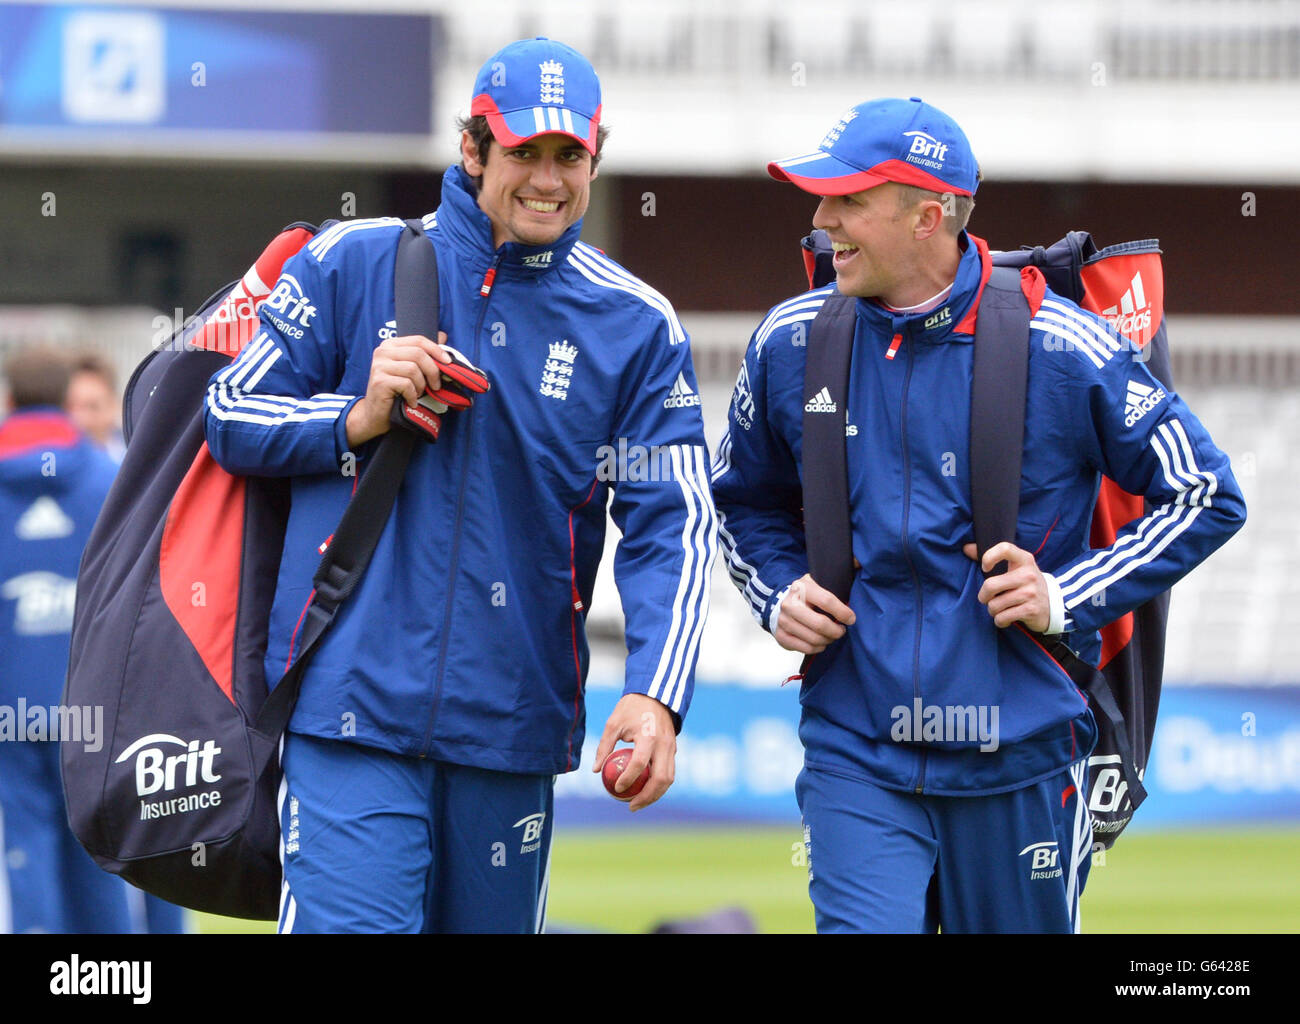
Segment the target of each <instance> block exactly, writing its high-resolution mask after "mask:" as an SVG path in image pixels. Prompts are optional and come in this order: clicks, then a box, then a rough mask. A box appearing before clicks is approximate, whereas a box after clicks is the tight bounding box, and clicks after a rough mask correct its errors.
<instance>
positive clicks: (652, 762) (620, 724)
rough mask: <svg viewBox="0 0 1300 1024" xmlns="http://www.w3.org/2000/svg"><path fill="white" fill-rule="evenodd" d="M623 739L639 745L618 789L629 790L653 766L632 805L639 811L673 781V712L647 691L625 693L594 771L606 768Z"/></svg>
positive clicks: (604, 735) (598, 751)
mask: <svg viewBox="0 0 1300 1024" xmlns="http://www.w3.org/2000/svg"><path fill="white" fill-rule="evenodd" d="M620 740H622V741H623V742H625V743H633V744H635V747H634V751H633V754H632V757H631V760H629V761H628V765H627V768H625V769H624V770H623V774H622V775H620V776H619V777H618V782H617V783H616V784H615V787H614V788H615V789H618V790H619V791H620V792H621V791H622V790H624V789H627V787H628V786H630V785H632V783H634V782H635V781H636V780H637V779H638V778H640V777H641V773H642V772H643V771H645V766H646V765H649V766H650V778H649V779H648V780H647V781H646V784H645V788H644V789H643V790H641V792H640V793H638V794H637V795H636V796H635V797H633V798H632V802H631V803H629V804H628V807H629V808H630V809H631V810H633V811H639V810H641V808H642V807H649V806H650V805H651V804H652V803H654V802H655V801H656V800H658V799H659V798H660V797H661V796H663V795H664V794H665V793H667V792H668V787H669V786H671V785H672V784H673V775H674V771H675V764H676V758H677V731H676V729H674V728H673V716H672V712H670V711H669V710H668V708H667V707H665V706H664V705H663V704H660V703H659V701H657V700H655V699H654V698H653V697H647V696H646V695H645V694H643V693H625V694H624V695H623V697H622V698H621V699H620V700H619V702H618V703H617V704H615V705H614V710H613V711H612V712H610V715H609V721H607V722H606V723H605V731H604V732H603V733H601V736H600V745H599V746H598V747H597V748H596V763H595V764H593V765H592V766H591V770H592V771H593V772H598V771H600V770H601V769H602V768H604V767H605V759H606V758H607V757H609V755H610V754H612V753H613V752H614V747H615V746H616V745H617V744H618V742H619V741H620Z"/></svg>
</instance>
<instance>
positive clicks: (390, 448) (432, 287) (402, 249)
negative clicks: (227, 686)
mask: <svg viewBox="0 0 1300 1024" xmlns="http://www.w3.org/2000/svg"><path fill="white" fill-rule="evenodd" d="M406 224H407V226H406V229H405V230H404V231H403V232H402V234H401V236H400V238H399V240H398V245H397V261H396V264H395V270H394V281H393V286H394V295H395V303H396V312H397V332H398V334H423V335H424V336H425V337H428V338H436V337H437V336H438V264H437V258H436V256H435V254H434V250H433V246H432V244H430V242H429V240H428V238H427V236H426V235H425V234H424V228H423V226H422V225H421V224H420V222H419V221H418V220H409V221H407V222H406ZM403 404H404V403H401V402H396V403H394V405H395V406H396V405H403ZM415 441H416V438H415V435H414V434H413V433H410V432H408V431H405V430H390V431H389V432H388V433H387V434H385V435H384V438H383V440H382V441H381V442H380V443H379V448H378V449H377V450H376V452H375V454H374V457H373V458H371V459H370V464H369V466H368V467H367V468H366V471H365V472H364V473H363V474H362V476H361V480H360V482H359V483H358V485H357V491H356V493H355V494H354V495H353V496H352V500H351V501H350V502H349V503H348V507H347V508H346V509H345V510H344V512H343V518H342V520H341V521H340V522H339V527H338V529H337V530H336V531H335V532H334V539H333V541H331V543H330V545H329V547H328V548H326V549H325V555H324V557H323V558H322V559H321V563H320V566H319V568H317V570H316V576H315V578H314V579H313V581H312V582H313V586H314V587H315V591H314V593H313V596H312V601H311V604H310V605H309V607H308V610H307V616H306V619H305V620H304V622H303V626H302V637H301V640H300V642H299V646H298V655H297V657H296V658H295V659H294V661H293V663H292V664H291V665H290V666H289V668H288V670H287V671H286V672H285V674H284V677H283V678H282V679H281V680H280V681H279V683H277V684H276V686H275V688H274V689H273V690H272V691H271V694H270V696H269V697H267V699H266V703H265V704H263V705H262V709H261V711H260V712H259V713H258V716H257V724H256V726H255V730H256V731H257V732H259V733H261V734H262V735H263V736H264V737H267V738H268V739H271V740H274V739H275V738H276V737H278V736H279V734H280V733H281V732H283V731H284V728H285V726H286V725H288V724H289V717H290V716H291V715H292V714H293V706H294V704H295V703H296V702H297V699H298V691H299V689H300V688H301V686H302V676H303V673H304V671H305V670H306V667H307V663H308V662H309V661H310V660H311V657H312V655H313V654H314V653H315V651H316V648H317V647H318V646H319V644H320V640H321V638H322V637H323V636H324V635H325V632H326V630H328V629H329V627H330V624H331V623H332V622H333V621H334V617H335V615H337V614H338V610H339V606H340V605H341V604H342V603H343V602H344V601H345V600H346V599H347V597H348V595H349V594H351V593H352V591H353V590H354V589H355V588H356V586H357V584H358V583H359V582H360V581H361V577H362V576H363V575H364V574H365V571H366V567H367V566H368V565H369V564H370V558H371V556H372V555H373V554H374V553H375V547H376V546H377V545H378V544H379V537H380V535H381V534H382V533H383V531H384V526H385V525H386V524H387V522H388V517H389V515H390V514H391V513H392V510H393V503H394V502H395V501H396V500H397V492H398V490H399V489H400V488H401V486H402V477H403V476H404V475H405V473H406V466H407V463H408V462H409V461H410V458H411V452H412V449H413V448H414V446H415ZM274 751H275V745H274V743H267V744H264V745H263V746H262V749H261V750H260V751H259V752H258V756H259V764H258V766H257V767H258V772H259V774H260V772H261V770H262V769H263V768H264V767H265V765H266V763H267V762H268V761H269V759H270V756H271V755H272V754H273V753H274Z"/></svg>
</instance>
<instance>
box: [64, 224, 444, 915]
mask: <svg viewBox="0 0 1300 1024" xmlns="http://www.w3.org/2000/svg"><path fill="white" fill-rule="evenodd" d="M315 234H316V229H315V228H314V227H312V226H311V225H306V224H293V225H290V226H289V227H287V228H285V229H284V231H282V232H281V233H280V234H279V235H278V236H277V237H276V238H275V239H274V240H273V241H272V242H271V244H270V245H269V246H267V248H266V250H265V251H264V252H263V253H262V255H261V256H259V257H258V259H257V261H256V263H255V264H254V265H253V267H251V268H250V269H249V271H248V273H247V274H245V275H244V277H243V278H242V279H241V280H240V281H237V282H234V284H233V285H231V286H228V287H227V288H225V289H222V290H221V291H219V292H218V293H217V294H216V295H214V296H213V297H212V298H211V299H209V300H208V302H207V303H205V304H204V306H203V307H202V308H201V309H200V311H199V313H198V314H196V315H195V316H194V317H192V318H191V320H190V321H189V322H188V323H187V324H186V326H185V327H183V328H182V329H180V330H179V331H178V332H177V333H176V335H175V336H174V337H173V338H172V339H171V340H170V341H169V342H167V343H165V344H164V345H162V346H161V347H159V348H157V349H155V350H154V351H153V352H151V353H150V354H149V355H148V356H147V357H146V358H145V359H144V361H143V362H142V363H141V364H140V366H139V367H138V368H137V370H136V371H135V373H134V375H133V376H132V378H131V381H130V383H129V384H128V385H127V388H126V392H125V395H124V402H123V413H124V415H123V419H124V421H125V422H124V427H125V432H126V433H127V438H128V444H127V450H126V456H125V458H124V460H123V462H122V467H121V470H120V472H119V474H118V476H117V479H116V481H115V482H114V485H113V487H112V489H111V490H110V492H109V494H108V497H107V499H106V501H105V503H104V507H103V509H102V511H101V512H100V515H99V518H98V520H97V521H96V523H95V527H94V530H93V532H92V533H91V536H90V540H89V541H88V543H87V545H86V549H85V552H84V553H83V555H82V560H81V568H80V572H79V575H78V578H77V602H76V612H75V615H74V621H73V628H72V650H71V658H70V662H69V666H68V678H67V685H66V688H65V691H64V697H63V699H64V702H65V704H68V705H78V706H83V705H99V706H102V707H103V708H104V731H103V737H102V745H101V746H100V748H99V749H98V750H89V749H87V745H86V744H82V743H76V742H71V741H65V742H64V743H63V744H62V749H61V751H60V753H61V758H62V767H63V785H64V793H65V797H66V800H67V809H68V820H69V823H70V825H71V827H72V831H73V832H74V833H75V834H76V836H77V838H78V840H79V841H80V842H81V844H82V845H83V846H84V847H85V848H86V850H87V851H88V852H89V853H90V854H91V856H92V857H94V859H95V861H96V862H97V863H98V864H99V865H100V867H102V868H104V869H105V870H108V871H111V872H114V873H116V874H119V875H121V876H122V877H124V878H125V879H127V880H128V881H129V882H131V883H132V884H134V885H136V886H138V887H139V888H141V889H144V890H146V891H148V892H151V893H153V894H155V895H157V896H160V897H162V898H163V899H166V900H169V901H171V902H173V903H177V904H180V905H182V906H186V907H190V908H192V909H195V910H201V911H207V912H210V913H216V914H223V915H227V916H231V917H245V918H255V919H263V920H274V919H275V917H276V914H277V909H278V902H279V898H280V883H281V867H280V859H279V842H280V828H279V814H278V812H277V797H278V789H279V785H280V772H279V762H278V748H279V741H280V736H281V733H282V732H283V730H284V727H285V726H286V725H287V723H288V720H289V717H290V715H291V714H292V711H293V705H294V703H295V701H296V699H297V694H298V689H299V685H300V683H301V678H302V673H303V670H304V669H305V667H306V664H307V662H308V661H309V660H310V658H311V656H312V654H313V653H314V651H315V649H316V647H317V645H318V643H319V641H320V639H321V637H322V636H323V635H324V633H325V631H326V630H327V629H328V627H329V625H330V622H331V621H332V620H333V618H334V615H335V614H336V612H337V610H338V607H339V605H340V604H341V603H342V601H343V600H345V599H346V597H347V596H348V594H349V593H350V592H351V591H352V589H353V588H354V587H355V586H356V584H357V582H358V581H359V580H360V578H361V575H362V574H363V573H364V571H365V567H366V565H367V563H368V562H369V560H370V556H371V554H373V552H374V548H375V545H376V543H377V542H378V539H379V534H380V532H381V531H382V530H383V527H384V524H385V522H386V521H387V518H388V515H389V512H390V511H391V508H392V504H393V500H394V499H395V497H396V494H397V490H398V487H399V486H400V484H401V479H402V475H403V473H404V472H405V468H406V463H407V461H408V460H409V458H410V453H411V449H412V446H413V445H414V444H415V443H416V440H415V435H414V434H413V433H410V432H407V431H404V430H390V431H389V432H388V433H387V434H385V435H384V440H383V441H382V442H381V443H380V444H379V445H378V447H377V450H376V451H375V453H374V455H373V457H372V458H370V459H369V460H367V468H366V469H365V472H364V473H363V474H362V476H361V479H360V481H359V482H358V486H357V490H356V494H355V495H354V497H353V499H352V500H351V502H350V503H349V505H348V508H347V510H346V512H345V513H344V516H343V519H342V521H341V522H340V524H339V527H338V529H337V530H336V531H335V534H334V539H333V541H332V542H331V544H330V545H329V547H328V548H327V549H326V551H325V554H324V557H323V559H322V561H321V565H320V568H319V569H318V570H317V573H316V576H315V579H314V581H313V582H314V586H315V591H314V596H313V600H312V602H311V604H310V605H309V607H308V611H307V613H306V616H305V619H304V622H303V624H302V627H301V633H300V640H299V643H298V645H297V651H296V658H295V660H294V662H293V663H292V665H291V666H290V667H289V669H288V670H287V672H286V674H285V676H284V678H283V679H282V680H281V681H280V682H279V683H278V684H277V685H276V686H275V687H274V689H272V690H271V693H270V696H268V687H267V679H266V675H265V671H264V668H263V657H264V655H265V653H266V634H267V623H268V620H269V616H270V610H271V602H272V599H273V598H274V596H275V589H276V578H277V574H278V571H279V567H280V555H281V548H282V546H283V542H284V531H285V523H286V520H287V513H288V504H289V481H288V480H287V479H277V478H269V477H242V476H234V475H231V474H229V473H227V472H226V471H225V470H223V469H222V468H221V467H220V466H219V465H218V464H217V463H216V461H215V460H214V459H213V457H212V455H211V454H210V452H209V451H208V446H207V443H206V441H205V439H204V398H205V395H206V393H207V388H208V381H209V378H210V377H211V376H212V374H213V373H215V372H216V371H218V370H220V369H221V368H223V367H224V366H227V365H229V363H230V362H231V361H232V360H233V359H235V357H236V356H237V355H238V354H239V351H240V349H241V348H242V347H243V346H244V345H245V344H246V343H247V342H249V341H250V340H251V339H252V338H253V337H254V336H255V334H256V333H257V330H258V321H257V309H258V307H259V306H260V304H261V302H262V301H263V300H265V299H266V297H267V296H268V294H269V293H270V291H271V289H272V288H273V287H274V285H275V282H276V280H277V278H278V277H279V275H280V270H281V268H282V267H283V265H284V263H285V261H286V260H288V259H289V257H291V256H292V255H293V254H294V253H296V252H297V251H298V250H299V249H301V248H302V246H303V245H305V244H306V243H307V242H308V241H310V239H311V238H312V237H313V236H314V235H315ZM396 285H397V322H398V325H399V329H400V330H402V331H403V333H406V334H417V333H419V334H425V335H427V336H429V337H436V336H437V310H438V294H437V269H436V264H435V260H434V253H433V246H432V245H431V244H429V241H428V239H427V238H426V237H425V236H424V234H423V231H422V229H420V228H419V222H418V221H412V222H408V228H407V229H406V230H405V231H404V232H403V233H402V235H401V242H400V243H399V249H398V259H397V270H396Z"/></svg>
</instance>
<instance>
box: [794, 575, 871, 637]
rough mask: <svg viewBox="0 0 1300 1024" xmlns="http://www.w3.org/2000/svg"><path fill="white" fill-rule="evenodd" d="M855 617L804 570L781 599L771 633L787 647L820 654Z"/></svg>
mask: <svg viewBox="0 0 1300 1024" xmlns="http://www.w3.org/2000/svg"><path fill="white" fill-rule="evenodd" d="M857 619H858V617H857V616H856V615H854V614H853V609H852V608H850V607H849V606H848V605H846V604H845V603H844V602H843V601H841V600H840V599H839V598H838V597H836V596H835V595H834V594H832V593H831V592H830V591H829V590H826V589H825V588H824V587H822V586H820V585H819V584H818V583H817V582H816V581H815V580H814V579H813V578H812V576H810V575H808V574H807V573H805V574H804V575H803V576H801V577H799V579H797V580H795V581H794V582H793V583H791V584H790V589H789V591H788V592H787V593H786V595H785V597H784V598H783V599H782V601H781V613H780V614H779V615H778V616H777V620H776V632H775V633H774V634H773V636H775V637H776V642H777V643H779V644H780V645H781V646H782V647H784V648H785V649H786V650H787V651H798V652H799V653H800V654H819V653H821V652H822V651H824V650H826V648H827V647H829V646H830V645H831V644H833V643H834V642H835V641H836V640H838V639H839V638H840V637H842V636H843V635H844V631H845V629H846V628H847V627H849V626H851V625H853V623H855V622H856V621H857Z"/></svg>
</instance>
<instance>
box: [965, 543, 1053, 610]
mask: <svg viewBox="0 0 1300 1024" xmlns="http://www.w3.org/2000/svg"><path fill="white" fill-rule="evenodd" d="M962 551H963V552H965V554H966V557H967V558H969V559H970V560H971V561H975V560H976V559H977V558H978V557H979V553H978V550H977V549H976V547H975V545H974V544H967V545H966V546H965V547H963V548H962ZM1002 561H1005V562H1006V563H1007V571H1006V572H1004V573H1003V574H1002V575H1000V576H990V577H989V578H988V579H986V580H985V581H984V585H983V586H982V587H980V592H979V599H980V604H984V605H988V609H989V614H990V615H992V616H993V621H994V623H995V624H996V625H997V627H998V628H999V629H1005V628H1006V627H1007V626H1009V625H1011V624H1012V623H1013V622H1023V623H1024V624H1025V625H1026V626H1028V627H1029V628H1030V629H1032V630H1033V631H1034V632H1036V633H1041V632H1043V631H1044V630H1045V629H1047V625H1048V623H1049V622H1050V621H1051V605H1050V604H1049V602H1048V596H1047V581H1046V580H1045V579H1044V578H1043V573H1042V570H1041V569H1039V568H1038V563H1037V562H1036V561H1035V560H1034V556H1033V555H1032V554H1030V553H1029V552H1028V551H1026V550H1024V548H1018V547H1016V546H1015V545H1014V544H1012V543H1010V542H1008V541H1002V543H1000V544H994V545H993V547H991V548H989V549H988V550H987V551H986V552H984V562H983V568H984V571H985V572H988V571H989V570H991V569H992V568H993V567H994V566H995V565H997V564H998V563H999V562H1002Z"/></svg>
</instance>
